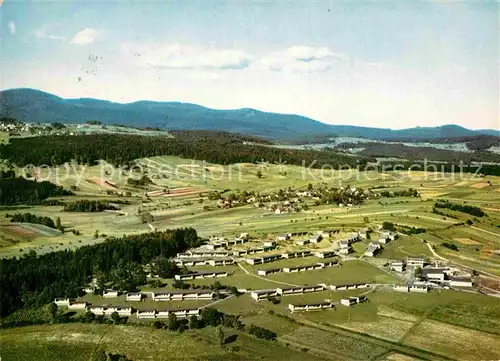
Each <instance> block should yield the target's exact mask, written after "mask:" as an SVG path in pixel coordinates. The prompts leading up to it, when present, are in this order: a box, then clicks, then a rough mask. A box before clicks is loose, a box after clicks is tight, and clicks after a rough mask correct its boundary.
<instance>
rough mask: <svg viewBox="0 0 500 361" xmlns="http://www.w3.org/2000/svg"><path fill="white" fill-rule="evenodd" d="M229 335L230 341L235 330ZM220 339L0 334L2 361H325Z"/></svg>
mask: <svg viewBox="0 0 500 361" xmlns="http://www.w3.org/2000/svg"><path fill="white" fill-rule="evenodd" d="M226 334H227V335H228V336H230V335H231V334H230V330H227V331H226ZM215 336H216V335H215V331H214V329H213V328H206V329H203V330H199V331H187V332H184V333H181V334H180V333H173V332H169V331H164V330H155V329H153V328H151V327H133V326H112V325H88V324H63V325H44V326H30V327H23V328H17V329H9V330H3V331H0V343H1V344H2V349H1V351H0V352H1V357H2V360H7V361H19V360H23V361H31V360H33V361H35V360H36V361H59V360H60V361H63V360H64V361H67V360H72V361H73V360H77V361H78V360H82V361H83V360H89V356H90V355H92V353H93V352H95V350H96V349H103V350H105V351H106V352H113V353H119V354H125V355H126V356H127V357H128V358H130V359H132V360H134V361H136V360H137V361H141V360H151V361H156V360H158V361H164V360H166V359H168V360H173V361H181V360H182V361H184V360H193V361H194V360H213V361H216V360H244V361H245V360H248V361H251V360H262V359H266V360H270V359H281V357H286V359H287V360H303V361H313V360H319V359H320V358H319V357H316V356H314V355H310V354H307V353H304V352H300V351H296V350H291V349H289V348H286V347H283V346H280V345H278V344H276V343H270V342H267V341H262V340H258V339H255V338H253V337H250V336H247V335H245V334H242V333H237V334H235V336H236V341H234V342H231V343H230V344H228V345H226V346H224V347H221V346H219V343H218V341H216V337H215ZM167 355H168V356H167Z"/></svg>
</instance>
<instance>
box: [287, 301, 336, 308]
mask: <svg viewBox="0 0 500 361" xmlns="http://www.w3.org/2000/svg"><path fill="white" fill-rule="evenodd" d="M291 305H292V306H294V307H305V306H323V305H332V306H335V305H334V304H333V302H313V303H297V304H295V303H292V304H291Z"/></svg>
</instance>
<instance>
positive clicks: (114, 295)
mask: <svg viewBox="0 0 500 361" xmlns="http://www.w3.org/2000/svg"><path fill="white" fill-rule="evenodd" d="M102 297H104V298H117V297H118V291H115V290H104V291H103V292H102Z"/></svg>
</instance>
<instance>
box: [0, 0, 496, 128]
mask: <svg viewBox="0 0 500 361" xmlns="http://www.w3.org/2000/svg"><path fill="white" fill-rule="evenodd" d="M0 11H1V13H2V14H1V15H2V16H1V37H2V49H1V50H2V52H1V53H2V54H1V56H2V58H1V78H0V86H1V88H2V89H3V90H5V89H10V88H21V87H29V88H36V89H40V90H43V91H47V92H50V93H53V94H56V95H58V96H61V97H67V98H80V97H92V98H99V99H106V100H111V101H116V102H132V101H137V100H157V101H181V102H189V103H196V104H200V105H204V106H207V107H212V108H218V109H235V108H255V109H260V110H264V111H272V112H279V113H294V114H300V115H305V116H308V117H311V118H313V119H316V120H319V121H322V122H325V123H330V124H350V125H362V126H375V127H386V128H394V129H401V128H409V127H415V126H436V125H441V124H459V125H462V126H465V127H467V128H471V129H482V128H492V129H500V114H499V56H500V55H499V54H500V53H499V31H500V30H499V23H500V21H499V4H498V3H496V2H436V1H429V2H407V1H399V2H396V1H385V2H382V1H379V2H368V1H365V2H349V3H347V2H339V1H334V2H327V1H318V2H306V1H289V2H278V1H273V2H264V1H261V2H244V1H232V2H213V1H210V2H208V1H198V2H194V1H182V2H181V1H178V2H167V1H148V2H145V1H144V2H143V1H136V2H131V1H126V2H120V1H113V2H111V1H108V2H97V1H77V2H64V1H58V2H54V1H50V2H49V1H45V2H40V1H38V2H37V1H31V2H26V1H22V2H21V1H14V0H4V1H3V4H2V5H1V6H0Z"/></svg>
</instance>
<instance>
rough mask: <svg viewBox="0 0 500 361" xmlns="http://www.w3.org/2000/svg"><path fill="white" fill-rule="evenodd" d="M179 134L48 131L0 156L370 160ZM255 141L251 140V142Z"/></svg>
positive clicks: (33, 160)
mask: <svg viewBox="0 0 500 361" xmlns="http://www.w3.org/2000/svg"><path fill="white" fill-rule="evenodd" d="M172 133H173V134H174V135H175V138H167V137H157V136H140V135H124V134H91V135H78V136H71V135H60V136H56V135H50V136H40V137H28V138H14V139H11V141H10V143H9V144H7V145H1V146H0V158H3V159H7V160H9V161H10V162H12V163H14V164H17V165H18V166H19V165H25V164H35V165H42V164H48V165H54V166H55V165H60V164H63V163H65V162H69V161H71V160H72V159H74V160H76V161H77V162H78V163H81V164H95V163H96V162H97V161H98V160H100V159H103V160H106V161H107V162H109V163H111V164H113V165H116V166H121V165H126V164H128V163H130V162H131V161H132V160H134V159H138V158H144V157H151V156H160V155H175V156H180V157H183V158H190V159H197V160H206V161H207V162H211V163H217V164H224V165H226V164H232V163H256V162H261V161H266V162H269V163H274V162H280V163H285V162H286V163H287V164H296V165H302V164H305V165H306V166H309V165H310V164H314V165H313V166H314V167H321V166H322V165H325V164H329V165H331V166H340V165H343V166H356V165H358V164H361V165H363V164H366V162H367V160H368V159H366V158H357V157H353V156H349V155H344V154H339V153H338V152H333V151H314V150H293V149H278V148H274V147H269V146H267V145H257V144H255V143H257V142H262V141H261V140H259V139H257V138H252V137H247V136H241V135H237V134H230V133H223V132H201V131H177V132H172ZM250 143H251V144H250Z"/></svg>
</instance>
